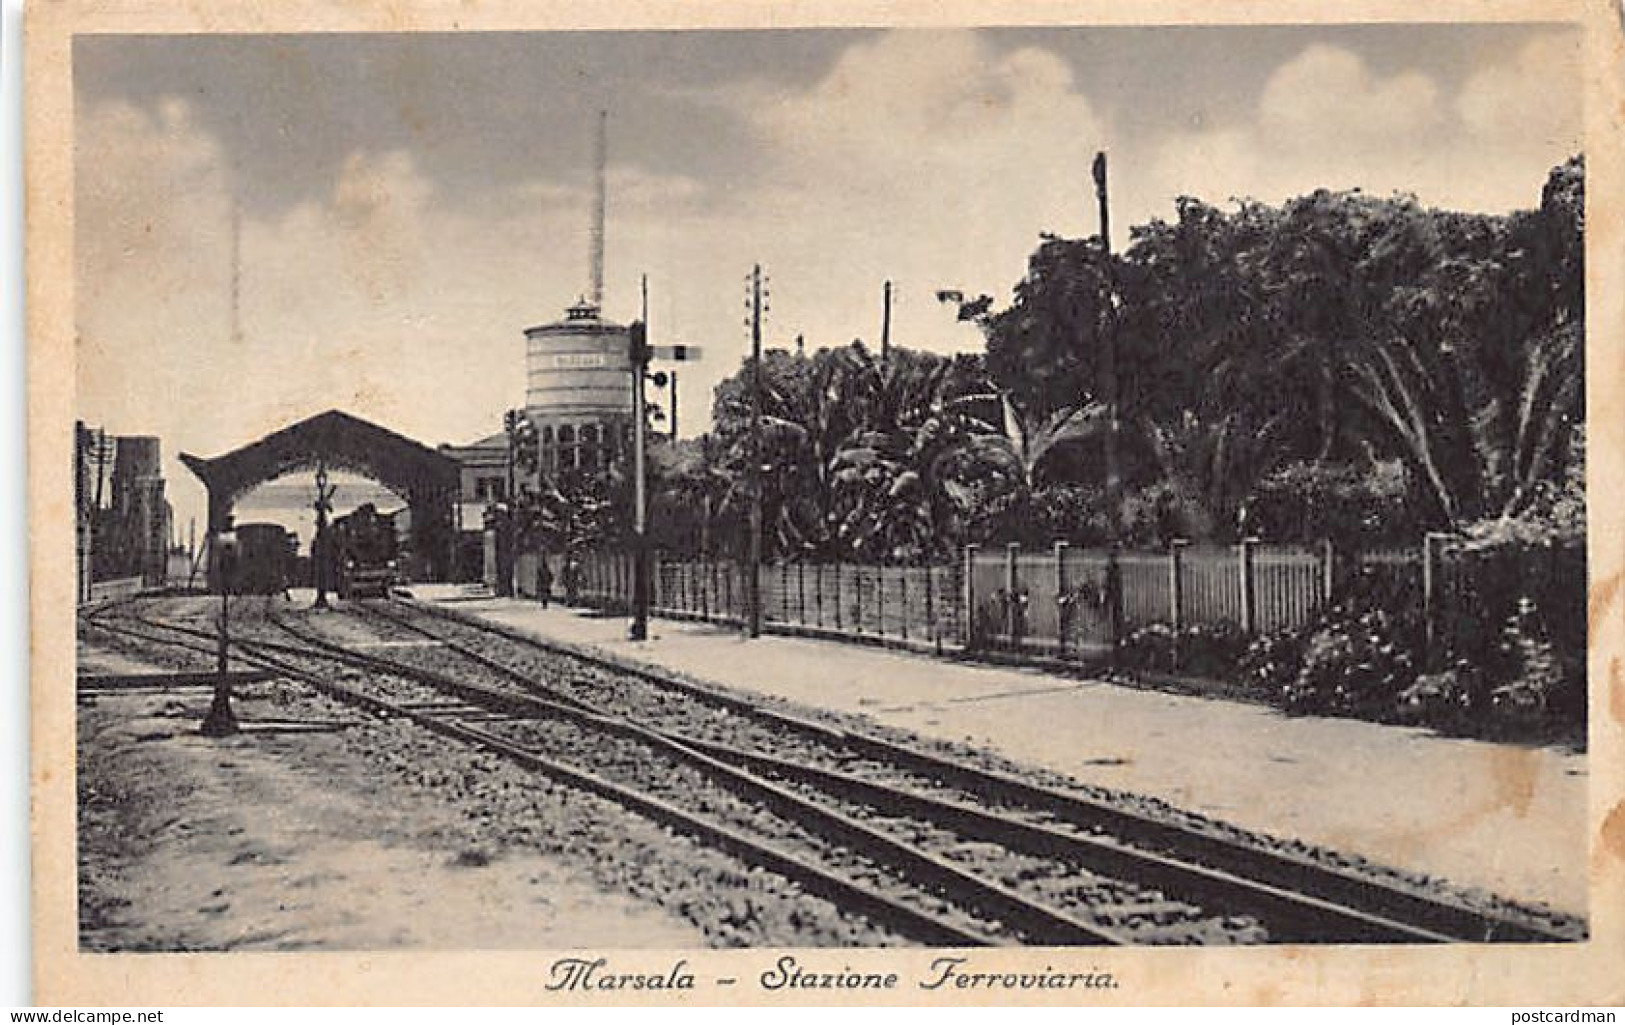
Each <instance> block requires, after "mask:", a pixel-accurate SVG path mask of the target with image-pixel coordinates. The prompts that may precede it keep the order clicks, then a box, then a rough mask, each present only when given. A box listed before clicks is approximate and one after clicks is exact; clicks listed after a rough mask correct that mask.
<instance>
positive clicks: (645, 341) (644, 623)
mask: <svg viewBox="0 0 1625 1025" xmlns="http://www.w3.org/2000/svg"><path fill="white" fill-rule="evenodd" d="M642 294H643V307H642V314H643V319H641V320H639V321H638V322H637V323H636V324H634V325H632V329H631V337H630V344H631V350H632V481H633V484H632V627H631V629H630V630H629V631H628V632H627V636H628V637H629V638H630V639H631V640H634V641H646V640H648V639H649V562H648V550H649V545H648V538H647V536H646V533H645V524H644V515H645V512H644V510H645V503H646V502H647V501H648V496H647V494H646V488H645V484H644V479H643V477H644V473H645V472H646V470H645V467H644V458H645V456H644V435H645V433H647V429H648V419H649V417H648V411H647V409H646V403H647V401H648V400H647V398H646V397H645V396H644V393H643V378H644V375H645V374H646V373H647V372H648V369H649V275H647V274H645V275H643V283H642Z"/></svg>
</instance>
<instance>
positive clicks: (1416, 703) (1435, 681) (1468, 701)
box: [1397, 661, 1485, 729]
mask: <svg viewBox="0 0 1625 1025" xmlns="http://www.w3.org/2000/svg"><path fill="white" fill-rule="evenodd" d="M1484 702H1485V683H1484V674H1483V673H1481V672H1479V670H1478V669H1477V668H1476V667H1474V666H1473V665H1472V664H1470V663H1468V662H1465V661H1463V662H1457V663H1456V664H1455V665H1454V666H1451V667H1450V668H1449V669H1446V670H1444V671H1443V672H1439V673H1426V674H1423V675H1422V676H1418V677H1417V678H1416V682H1414V683H1412V684H1411V685H1410V686H1409V687H1406V688H1405V689H1404V690H1402V691H1400V693H1399V702H1398V704H1399V707H1398V709H1397V712H1398V715H1399V718H1401V719H1402V720H1404V721H1405V722H1409V723H1415V724H1417V725H1427V726H1438V727H1441V728H1446V729H1459V728H1461V727H1463V726H1468V725H1470V724H1472V723H1473V722H1474V721H1475V720H1476V719H1478V718H1479V716H1478V710H1479V709H1480V708H1482V707H1483V705H1484Z"/></svg>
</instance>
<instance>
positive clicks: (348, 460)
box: [180, 409, 458, 502]
mask: <svg viewBox="0 0 1625 1025" xmlns="http://www.w3.org/2000/svg"><path fill="white" fill-rule="evenodd" d="M180 459H181V462H182V463H184V464H185V465H186V467H187V469H189V470H191V471H192V472H193V473H195V474H197V476H198V478H199V479H201V480H202V481H203V483H204V485H205V486H206V487H207V488H208V489H209V494H210V498H211V500H212V501H226V502H233V501H235V500H236V499H237V498H239V497H241V496H242V495H243V493H245V492H247V491H249V490H250V489H252V488H254V487H256V486H258V485H260V484H263V483H265V482H266V481H268V480H274V479H275V478H277V477H280V476H282V475H283V474H287V473H294V472H296V471H299V470H310V469H314V468H315V467H316V465H317V464H318V463H322V464H325V465H326V466H327V467H328V468H329V469H334V470H348V471H351V472H354V473H360V474H364V475H366V476H368V477H371V478H373V479H374V480H376V481H378V483H380V484H382V485H384V486H385V487H387V488H389V489H390V490H392V491H394V492H396V493H397V494H400V495H405V496H408V497H412V496H416V497H418V498H426V497H428V496H429V495H431V494H433V493H434V492H436V491H450V490H454V489H456V487H457V482H458V466H457V461H456V460H454V459H452V458H450V457H448V456H446V455H443V454H441V453H439V452H436V451H435V450H434V449H432V448H429V447H428V446H426V445H421V444H419V443H418V442H415V441H413V440H412V439H411V438H408V437H405V436H404V435H400V434H396V433H395V432H394V431H391V430H389V429H388V428H384V427H380V426H378V425H377V424H375V423H370V422H368V421H366V420H363V419H361V418H360V417H357V416H351V415H350V414H349V413H344V412H341V411H339V410H336V409H331V410H328V411H327V412H325V413H319V414H317V415H316V416H313V417H310V418H309V419H307V420H301V421H299V422H298V423H296V424H292V425H290V426H288V427H284V428H282V429H281V430H279V431H276V432H274V433H272V434H267V435H266V436H265V437H263V438H261V439H259V440H258V441H255V442H250V443H249V444H247V445H244V446H243V447H241V448H238V449H234V450H233V451H231V452H227V453H226V454H225V455H220V456H215V457H214V458H212V459H203V458H200V457H198V456H194V455H190V454H188V453H185V452H183V453H181V456H180Z"/></svg>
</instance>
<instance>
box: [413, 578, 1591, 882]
mask: <svg viewBox="0 0 1625 1025" xmlns="http://www.w3.org/2000/svg"><path fill="white" fill-rule="evenodd" d="M414 593H415V596H416V597H417V598H418V599H419V600H424V601H438V600H456V601H457V604H456V606H455V607H456V608H457V609H458V610H459V611H460V612H461V613H463V614H465V615H474V616H479V617H482V618H485V619H488V620H490V621H492V622H495V623H501V624H504V625H506V626H509V627H513V628H517V629H520V630H524V631H528V632H531V633H534V634H536V635H539V636H542V637H547V638H555V639H558V640H561V641H567V642H570V643H573V644H579V645H591V646H594V647H596V648H599V649H603V650H606V651H609V652H612V653H614V654H615V655H617V656H619V657H621V658H626V659H633V660H638V661H641V662H644V663H648V664H651V665H655V666H660V667H665V668H668V669H673V670H677V671H679V672H682V673H686V674H688V675H690V676H692V677H695V678H697V679H701V680H706V681H710V682H713V683H716V684H720V685H723V686H727V687H732V688H736V689H739V690H745V691H756V692H759V693H764V694H772V695H776V696H779V697H782V698H787V699H790V700H792V701H797V702H800V703H802V704H805V705H812V706H817V707H822V708H828V709H832V710H836V711H841V712H848V713H855V714H860V715H865V716H868V717H870V718H871V719H873V720H875V721H877V722H880V723H884V724H886V725H889V726H895V727H900V728H903V729H908V730H913V731H915V732H917V733H919V734H922V735H926V736H931V737H937V738H942V739H946V740H953V741H963V742H967V743H971V744H974V745H977V746H980V747H984V748H987V749H990V750H993V751H996V752H998V753H1000V754H1003V755H1005V756H1006V757H1009V758H1011V759H1013V760H1015V761H1019V762H1025V763H1027V764H1031V765H1039V766H1044V767H1047V768H1050V769H1053V770H1056V771H1058V772H1062V773H1065V774H1068V775H1070V776H1072V777H1074V778H1075V779H1077V780H1079V781H1081V782H1084V783H1088V784H1092V785H1097V786H1102V787H1109V788H1112V789H1115V790H1121V791H1128V792H1133V793H1139V794H1144V795H1147V796H1151V797H1156V798H1159V799H1161V800H1164V801H1167V802H1168V803H1170V804H1173V805H1176V806H1178V807H1180V808H1184V809H1186V810H1188V811H1192V812H1198V813H1201V814H1204V815H1208V816H1211V817H1213V818H1217V819H1222V820H1225V821H1227V822H1230V823H1232V824H1234V825H1236V826H1240V827H1242V828H1244V829H1248V830H1252V831H1255V832H1260V833H1267V834H1270V835H1273V836H1277V837H1282V838H1287V839H1297V840H1301V841H1303V842H1305V843H1309V844H1314V845H1318V846H1323V847H1328V848H1332V849H1334V850H1337V851H1340V852H1343V853H1347V854H1357V855H1361V856H1363V857H1365V858H1367V859H1370V860H1372V861H1375V862H1380V863H1383V864H1387V865H1390V866H1393V867H1396V868H1402V869H1409V870H1413V871H1418V872H1423V873H1427V874H1429V875H1435V876H1440V877H1443V878H1446V879H1449V880H1451V881H1452V882H1455V883H1457V884H1458V885H1463V886H1469V887H1477V888H1482V889H1485V890H1489V891H1491V892H1493V893H1497V894H1500V895H1501V896H1504V897H1508V898H1511V899H1514V900H1518V901H1522V902H1525V903H1537V904H1546V905H1549V906H1551V907H1554V908H1558V909H1561V910H1563V911H1567V912H1571V913H1574V914H1586V913H1587V910H1588V909H1587V906H1586V887H1587V883H1586V863H1587V860H1588V859H1587V851H1588V849H1589V844H1588V842H1587V835H1586V813H1587V776H1586V764H1587V763H1586V759H1585V756H1584V755H1582V754H1576V753H1573V752H1570V751H1565V750H1559V749H1553V748H1536V747H1523V746H1513V745H1503V744H1493V743H1487V742H1483V741H1475V740H1463V739H1456V738H1449V737H1441V736H1437V735H1435V734H1432V733H1430V732H1428V731H1425V730H1420V729H1412V728H1407V727H1398V726H1385V725H1379V724H1375V723H1367V722H1361V721H1356V720H1350V719H1331V718H1316V717H1288V716H1285V715H1283V714H1281V713H1280V712H1278V711H1275V710H1273V709H1270V708H1266V707H1263V706H1260V705H1253V704H1247V703H1243V702H1236V701H1228V700H1220V699H1214V698H1201V697H1188V696H1181V695H1175V694H1168V693H1164V692H1160V691H1154V690H1142V689H1136V688H1132V687H1125V686H1121V685H1117V684H1111V683H1106V682H1103V681H1090V680H1077V679H1071V678H1067V677H1061V676H1056V675H1052V674H1046V673H1044V672H1042V671H1040V670H1035V669H1022V668H1009V667H1003V666H984V665H975V664H969V663H964V662H955V661H950V660H945V659H937V658H932V657H929V656H924V655H914V654H908V653H902V652H897V651H892V650H885V649H880V648H872V647H867V646H863V645H857V644H843V643H839V642H834V641H822V640H809V639H803V638H792V637H777V636H763V637H760V638H757V639H755V640H747V639H745V638H744V637H743V636H742V635H741V634H740V633H738V632H737V631H734V630H730V629H727V628H723V627H718V626H712V625H707V624H700V623H685V622H674V621H670V620H658V619H657V620H651V621H650V624H649V625H650V638H651V639H650V640H648V641H644V642H632V641H629V640H627V639H626V633H627V620H626V619H625V618H624V617H602V616H598V615H596V614H591V613H584V612H581V611H579V610H575V609H570V608H564V607H560V606H558V605H553V606H552V607H550V608H547V609H544V608H542V607H541V606H540V605H539V604H537V603H536V602H533V601H524V600H514V599H497V598H483V599H477V600H468V598H467V596H466V595H463V594H461V593H459V592H458V591H457V590H456V589H453V588H446V589H445V590H444V592H443V593H441V592H440V591H439V589H432V588H422V589H419V588H414Z"/></svg>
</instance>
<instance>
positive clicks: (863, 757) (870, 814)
mask: <svg viewBox="0 0 1625 1025" xmlns="http://www.w3.org/2000/svg"><path fill="white" fill-rule="evenodd" d="M412 611H413V613H415V614H414V615H412V616H411V617H410V618H408V617H407V615H406V614H405V612H404V610H402V609H401V608H399V607H393V606H389V605H384V604H380V605H369V606H366V607H364V608H363V609H362V610H361V613H360V616H361V619H363V620H365V623H363V624H360V625H355V621H352V620H346V619H344V618H342V617H322V619H321V620H320V622H322V623H324V624H330V625H331V624H338V625H344V624H346V623H349V624H351V626H350V627H349V629H350V635H349V636H341V637H337V638H335V637H331V636H328V637H323V636H317V635H315V634H313V633H311V632H309V630H308V629H302V628H299V627H294V626H292V625H290V624H287V623H283V622H280V621H278V620H277V619H276V617H272V620H271V621H272V622H275V623H277V629H278V630H279V631H280V635H282V636H286V637H289V638H291V643H288V642H279V641H272V640H268V639H266V638H263V637H256V638H253V639H246V638H245V639H242V640H241V645H240V646H241V648H242V650H243V651H245V653H247V654H248V655H249V657H251V658H253V659H255V660H260V661H262V663H267V662H268V663H269V664H272V665H275V666H276V667H277V668H278V669H279V670H281V671H284V672H287V673H288V674H289V675H293V676H295V677H296V678H299V679H302V680H304V681H305V682H307V683H310V684H311V685H313V686H317V687H318V689H322V690H324V691H325V692H327V693H329V694H330V695H332V696H335V697H339V698H340V699H341V700H348V701H350V702H351V703H352V704H360V705H361V706H362V707H367V708H369V709H370V710H372V711H375V712H379V713H381V714H393V715H404V716H407V717H409V718H411V719H413V721H417V722H420V723H421V724H422V725H424V726H426V727H428V728H430V729H434V730H436V731H437V732H440V733H442V734H444V735H449V736H453V737H456V738H458V739H461V740H464V741H466V742H469V743H475V744H479V745H481V746H484V747H486V748H488V749H491V750H497V751H500V752H501V753H503V754H504V755H505V756H507V757H509V758H512V759H514V760H516V761H519V762H521V763H522V764H525V765H527V766H528V767H530V768H533V769H536V770H538V771H542V772H545V773H547V774H548V775H550V776H553V777H554V778H555V779H560V780H562V781H564V782H566V783H567V784H569V785H572V786H581V787H584V788H586V789H589V790H592V791H593V792H596V793H599V794H600V795H602V796H606V797H608V798H609V799H611V800H615V801H617V802H619V803H622V804H624V805H626V806H628V807H631V808H634V809H635V810H637V811H639V812H640V813H642V814H646V815H650V816H652V817H655V818H657V819H660V820H661V821H664V822H667V824H668V825H672V826H673V827H674V828H681V829H683V830H684V831H687V832H689V833H690V834H691V835H696V836H699V837H700V838H701V839H702V840H704V841H705V842H708V843H714V844H717V845H719V846H722V847H724V848H726V849H728V850H730V852H732V853H734V854H736V855H737V856H740V857H742V858H745V859H746V860H751V861H752V862H753V863H756V864H763V865H764V867H768V868H771V869H772V870H774V871H777V872H780V873H782V874H785V875H787V876H788V877H790V878H794V879H796V880H797V881H798V882H801V883H802V884H803V885H805V886H807V888H808V889H809V890H810V891H812V892H817V893H820V894H821V895H825V896H827V897H829V898H830V899H831V900H832V901H835V902H837V903H840V904H841V905H842V906H846V907H851V908H854V909H857V910H860V911H861V912H862V913H864V914H866V915H870V916H873V917H874V918H876V919H877V920H880V921H884V922H885V923H886V924H887V925H888V926H889V927H892V928H895V929H897V930H898V931H899V932H901V933H903V934H904V935H907V936H910V937H912V938H915V939H918V940H921V941H922V942H927V943H947V944H953V945H972V944H981V943H1011V942H1018V943H1029V944H1045V945H1072V944H1085V943H1179V942H1258V941H1262V940H1266V939H1267V940H1269V941H1274V942H1372V943H1376V942H1388V943H1392V942H1408V943H1417V942H1446V941H1451V940H1476V941H1484V940H1498V941H1523V942H1541V941H1553V940H1559V939H1569V938H1572V937H1570V936H1565V935H1561V934H1558V933H1555V932H1552V931H1546V930H1542V929H1540V928H1539V927H1538V925H1537V924H1534V923H1529V922H1522V921H1517V920H1514V919H1510V918H1507V917H1505V916H1498V915H1493V914H1490V913H1487V912H1485V911H1483V910H1480V909H1476V908H1470V907H1465V906H1461V905H1457V904H1454V903H1451V902H1442V901H1438V900H1436V899H1433V898H1430V897H1427V896H1424V895H1421V894H1417V893H1413V892H1408V891H1406V890H1403V889H1400V888H1397V887H1385V886H1382V885H1380V884H1379V883H1378V882H1377V881H1374V880H1372V879H1370V878H1366V877H1363V876H1360V875H1358V874H1356V873H1353V872H1342V871H1337V870H1334V869H1330V868H1328V867H1327V866H1324V865H1321V864H1318V863H1315V862H1312V861H1308V860H1307V859H1297V858H1294V857H1291V856H1288V855H1285V854H1282V853H1280V852H1276V851H1267V850H1260V849H1257V848H1249V847H1247V846H1246V845H1242V844H1237V843H1234V842H1228V841H1226V840H1224V839H1223V838H1220V837H1216V836H1213V835H1210V834H1206V833H1202V832H1200V831H1198V830H1195V829H1191V828H1187V827H1182V826H1178V825H1176V824H1171V823H1169V822H1164V821H1158V820H1156V819H1154V818H1151V817H1149V816H1145V815H1138V814H1135V813H1133V812H1131V811H1125V810H1124V809H1123V808H1120V807H1113V806H1111V805H1109V804H1106V803H1104V802H1101V801H1095V800H1090V799H1088V798H1085V797H1080V796H1079V795H1077V794H1073V793H1068V792H1064V791H1060V790H1057V789H1052V788H1048V787H1044V786H1041V785H1038V784H1035V783H1033V782H1031V781H1028V780H1024V779H1020V778H1018V777H1015V776H1013V775H1010V774H1008V773H1003V772H997V771H992V770H989V769H986V768H982V767H978V766H975V765H971V764H966V763H965V762H964V761H962V760H953V759H948V758H943V757H941V756H939V755H936V754H934V753H931V752H927V751H922V750H919V749H916V748H912V747H909V746H906V745H902V744H898V743H896V742H894V741H891V740H887V739H885V738H881V737H876V736H872V735H866V734H862V733H858V732H855V731H852V730H845V729H840V728H836V727H832V726H829V725H827V724H824V723H819V722H813V721H811V720H805V719H801V718H798V717H795V716H791V715H787V714H786V713H784V712H781V711H779V710H777V709H773V708H768V707H764V706H762V705H759V704H757V703H754V702H751V701H749V700H747V699H743V698H740V697H738V696H736V695H729V694H722V693H719V692H716V691H712V690H710V689H709V688H705V687H701V686H698V685H695V684H692V683H689V682H687V681H682V680H679V679H676V678H673V677H669V676H667V675H665V674H660V673H655V672H652V671H644V670H638V669H633V668H629V667H627V666H625V665H622V664H619V663H617V662H613V661H609V660H605V659H602V658H596V657H594V656H592V655H591V653H583V652H580V651H577V650H574V649H570V648H567V647H564V646H556V645H549V644H545V643H543V642H540V641H537V640H536V639H533V638H530V637H528V636H523V635H514V634H513V633H511V632H507V631H500V630H495V631H494V630H492V629H491V628H490V627H489V626H488V625H486V624H478V625H476V624H471V623H468V622H466V621H465V620H463V619H462V618H461V617H458V616H452V615H448V614H446V613H444V612H443V611H442V610H438V609H436V610H432V611H428V610H424V609H421V608H418V607H415V606H414V607H412ZM98 625H101V626H102V627H103V628H107V627H108V625H109V624H108V621H107V618H106V617H104V618H102V619H100V620H99V621H98ZM308 625H309V622H307V623H306V626H308ZM142 626H144V627H145V628H146V630H145V631H143V632H145V633H146V637H147V639H148V640H153V639H155V638H154V635H153V634H152V633H151V632H150V631H151V630H154V629H156V630H160V631H168V632H170V633H171V634H173V635H176V636H179V637H185V638H187V641H188V642H189V643H190V644H191V645H192V646H193V647H194V649H195V650H197V651H198V652H199V653H207V652H209V651H212V644H213V634H212V632H211V631H208V630H199V629H195V628H189V627H180V626H177V625H174V624H159V623H153V622H151V621H142V622H141V623H140V625H138V626H137V627H135V628H134V629H138V630H139V629H141V627H142ZM379 627H383V630H384V632H385V633H386V634H387V633H393V634H394V635H395V636H394V639H393V640H386V641H384V642H383V643H384V644H386V645H388V646H389V650H390V651H391V657H388V658H386V657H383V656H380V655H377V654H364V653H361V652H359V651H357V650H355V649H356V646H357V644H358V643H364V641H363V638H364V637H367V636H372V637H374V638H376V636H377V634H378V632H379V631H378V628H379ZM120 629H126V630H128V629H132V628H131V627H129V626H121V627H120ZM341 633H342V631H341ZM379 650H382V649H379ZM537 658H545V659H548V660H550V661H549V663H548V664H547V665H546V666H544V667H538V665H536V659H537ZM300 659H303V660H305V664H304V665H300V664H298V663H299V660H300ZM312 660H314V661H315V662H316V663H317V667H318V668H312V667H311V666H310V665H309V662H310V661H312ZM334 664H342V665H344V666H346V667H348V668H349V669H350V670H352V671H354V670H360V671H362V672H367V673H371V674H372V675H373V678H374V685H375V686H374V690H373V692H365V691H363V690H362V689H360V688H358V687H356V686H355V685H353V684H348V685H337V684H333V683H331V682H330V681H328V680H326V679H325V678H324V677H323V674H322V672H321V669H320V667H321V666H324V665H325V666H326V667H327V668H328V669H329V670H330V669H331V667H332V666H333V665H334ZM471 674H473V675H475V676H483V677H485V678H486V679H487V680H494V681H497V682H474V681H472V680H471V679H470V675H471ZM379 679H386V680H389V679H392V680H395V681H398V683H397V684H396V685H395V686H396V687H397V688H406V689H405V690H404V691H400V692H398V693H396V694H395V695H394V696H393V697H384V696H380V695H379V694H378V693H376V685H377V681H378V680H379ZM413 688H416V689H413ZM448 697H449V698H450V699H451V700H447V699H448ZM764 835H766V836H767V837H768V840H767V841H766V842H764V841H763V840H762V839H761V837H762V836H764Z"/></svg>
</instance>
